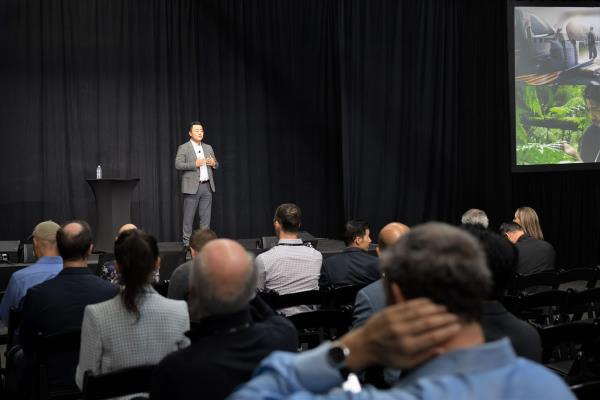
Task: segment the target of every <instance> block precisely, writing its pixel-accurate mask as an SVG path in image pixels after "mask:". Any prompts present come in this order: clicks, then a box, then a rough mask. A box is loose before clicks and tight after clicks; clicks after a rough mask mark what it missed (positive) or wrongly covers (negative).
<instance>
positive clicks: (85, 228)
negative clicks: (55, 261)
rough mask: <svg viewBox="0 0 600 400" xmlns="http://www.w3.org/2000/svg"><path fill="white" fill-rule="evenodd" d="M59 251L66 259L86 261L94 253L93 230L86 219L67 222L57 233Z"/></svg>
mask: <svg viewBox="0 0 600 400" xmlns="http://www.w3.org/2000/svg"><path fill="white" fill-rule="evenodd" d="M56 245H57V246H58V252H59V253H60V256H61V257H62V258H63V261H65V266H66V264H67V262H68V261H85V260H87V258H88V257H89V256H90V254H91V253H92V230H91V229H90V226H89V225H88V224H87V222H85V221H71V222H67V223H65V224H64V225H63V226H62V227H61V228H60V229H59V230H58V232H57V233H56Z"/></svg>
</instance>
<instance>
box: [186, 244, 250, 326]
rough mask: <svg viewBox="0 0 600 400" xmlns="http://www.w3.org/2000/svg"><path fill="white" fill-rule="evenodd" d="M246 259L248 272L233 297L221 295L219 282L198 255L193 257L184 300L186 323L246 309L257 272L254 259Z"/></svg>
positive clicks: (230, 294)
mask: <svg viewBox="0 0 600 400" xmlns="http://www.w3.org/2000/svg"><path fill="white" fill-rule="evenodd" d="M246 254H247V256H248V270H247V273H246V276H245V279H244V281H243V285H241V287H239V291H237V292H236V293H234V294H232V293H227V292H225V293H223V290H220V289H221V287H220V285H221V282H218V281H217V280H215V278H214V276H212V274H211V273H210V268H207V266H206V262H205V261H204V260H203V257H202V253H200V254H199V255H198V256H196V257H194V259H193V261H192V270H191V271H190V288H191V290H190V296H189V300H188V305H189V311H190V320H192V321H198V320H200V319H202V318H204V317H208V316H210V315H219V314H231V313H235V312H238V311H241V310H243V309H244V308H245V307H247V306H248V302H249V301H250V300H252V299H253V298H254V296H255V294H256V281H257V271H256V267H255V265H254V256H253V255H252V254H251V253H246Z"/></svg>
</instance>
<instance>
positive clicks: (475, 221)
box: [460, 208, 490, 229]
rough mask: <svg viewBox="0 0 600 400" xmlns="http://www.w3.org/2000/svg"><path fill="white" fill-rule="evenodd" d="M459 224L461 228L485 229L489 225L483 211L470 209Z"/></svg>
mask: <svg viewBox="0 0 600 400" xmlns="http://www.w3.org/2000/svg"><path fill="white" fill-rule="evenodd" d="M460 223H461V225H462V226H463V227H477V228H480V229H487V228H488V226H489V225H490V221H489V219H488V216H487V214H486V213H485V211H483V210H479V209H477V208H471V209H469V210H467V211H465V213H464V214H463V215H462V217H461V218H460Z"/></svg>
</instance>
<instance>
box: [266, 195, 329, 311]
mask: <svg viewBox="0 0 600 400" xmlns="http://www.w3.org/2000/svg"><path fill="white" fill-rule="evenodd" d="M301 222H302V212H301V211H300V207H298V206H297V205H295V204H291V203H286V204H281V205H280V206H279V207H277V209H276V210H275V217H274V218H273V227H274V229H275V235H277V237H278V239H279V241H278V242H277V245H275V247H273V248H272V249H270V250H268V251H265V252H264V253H261V254H259V255H258V257H256V269H257V271H258V278H257V279H258V280H257V282H258V284H257V287H258V289H259V290H275V291H277V292H278V293H279V294H290V293H297V292H304V291H308V290H317V289H319V274H320V272H321V264H322V263H323V256H322V255H321V253H319V252H318V251H317V250H315V249H313V248H312V247H310V246H307V245H305V244H304V243H303V242H302V239H300V238H299V237H298V232H299V230H300V225H301ZM308 310H310V308H309V307H307V306H299V307H290V308H285V309H283V310H281V312H283V313H284V314H285V315H288V316H289V315H292V314H296V313H298V312H303V311H308Z"/></svg>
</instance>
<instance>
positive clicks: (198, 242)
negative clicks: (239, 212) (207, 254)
mask: <svg viewBox="0 0 600 400" xmlns="http://www.w3.org/2000/svg"><path fill="white" fill-rule="evenodd" d="M216 238H217V234H216V233H214V232H213V231H212V230H210V229H196V230H195V231H194V232H192V236H191V237H190V252H191V253H192V259H193V258H194V257H196V256H197V255H198V254H200V250H202V248H203V247H204V245H205V244H207V243H208V242H210V241H211V240H214V239H216ZM191 269H192V260H189V261H187V262H185V263H183V264H181V265H180V266H179V267H177V268H175V270H174V271H173V273H172V274H171V279H170V283H169V292H168V294H167V297H168V298H170V299H175V300H187V299H188V291H189V280H190V270H191Z"/></svg>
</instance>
